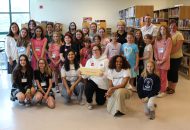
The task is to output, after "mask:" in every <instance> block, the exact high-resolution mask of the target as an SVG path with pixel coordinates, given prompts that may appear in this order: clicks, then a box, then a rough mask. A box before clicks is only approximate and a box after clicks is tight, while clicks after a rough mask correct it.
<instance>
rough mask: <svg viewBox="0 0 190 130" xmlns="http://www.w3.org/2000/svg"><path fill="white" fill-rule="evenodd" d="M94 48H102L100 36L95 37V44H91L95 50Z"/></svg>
mask: <svg viewBox="0 0 190 130" xmlns="http://www.w3.org/2000/svg"><path fill="white" fill-rule="evenodd" d="M94 46H100V47H101V37H100V35H95V36H94V37H93V43H92V44H91V48H93V47H94ZM101 48H102V47H101Z"/></svg>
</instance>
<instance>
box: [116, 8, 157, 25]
mask: <svg viewBox="0 0 190 130" xmlns="http://www.w3.org/2000/svg"><path fill="white" fill-rule="evenodd" d="M153 10H154V6H152V5H136V6H131V7H128V8H126V9H123V10H120V11H119V15H120V19H122V20H125V22H126V24H127V26H128V27H133V28H140V27H142V26H143V17H144V16H145V15H147V14H149V15H150V16H151V17H153Z"/></svg>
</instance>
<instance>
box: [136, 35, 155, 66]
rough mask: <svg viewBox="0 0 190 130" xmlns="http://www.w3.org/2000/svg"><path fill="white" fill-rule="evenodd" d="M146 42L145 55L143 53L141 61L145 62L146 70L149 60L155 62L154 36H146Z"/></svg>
mask: <svg viewBox="0 0 190 130" xmlns="http://www.w3.org/2000/svg"><path fill="white" fill-rule="evenodd" d="M144 42H145V44H146V46H145V48H144V53H143V57H140V58H139V59H140V60H143V62H144V67H145V68H146V66H145V65H146V63H147V62H148V61H149V60H153V48H152V44H151V43H152V35H150V34H146V35H145V36H144Z"/></svg>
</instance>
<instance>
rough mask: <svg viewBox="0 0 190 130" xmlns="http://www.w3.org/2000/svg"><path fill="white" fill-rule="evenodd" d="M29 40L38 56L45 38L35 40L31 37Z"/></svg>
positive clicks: (45, 41) (45, 40)
mask: <svg viewBox="0 0 190 130" xmlns="http://www.w3.org/2000/svg"><path fill="white" fill-rule="evenodd" d="M31 42H32V44H33V46H34V51H35V52H36V54H37V56H38V57H40V56H41V53H42V48H43V46H44V43H47V38H44V39H42V40H37V39H33V38H32V39H31Z"/></svg>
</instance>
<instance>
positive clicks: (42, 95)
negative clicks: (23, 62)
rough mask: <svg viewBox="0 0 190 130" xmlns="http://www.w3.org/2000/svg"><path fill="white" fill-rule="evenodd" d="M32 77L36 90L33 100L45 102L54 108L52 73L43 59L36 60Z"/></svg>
mask: <svg viewBox="0 0 190 130" xmlns="http://www.w3.org/2000/svg"><path fill="white" fill-rule="evenodd" d="M34 79H35V82H36V84H37V87H38V90H37V92H36V94H35V97H34V101H35V102H36V103H37V102H45V103H47V105H48V107H49V108H51V109H53V108H55V96H54V93H53V90H52V75H51V70H50V68H49V67H48V63H47V61H46V60H45V59H43V58H40V59H39V60H38V69H37V70H35V71H34Z"/></svg>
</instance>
